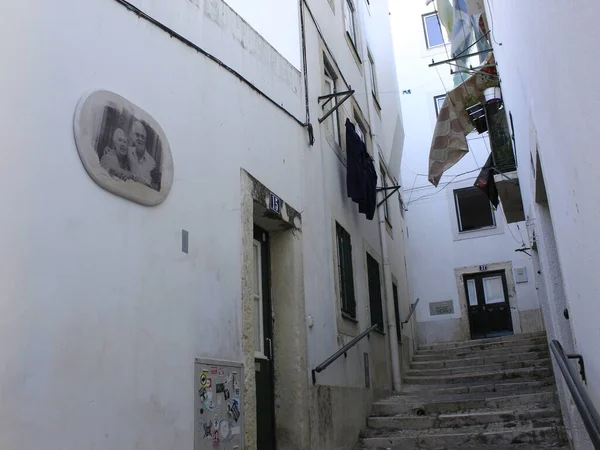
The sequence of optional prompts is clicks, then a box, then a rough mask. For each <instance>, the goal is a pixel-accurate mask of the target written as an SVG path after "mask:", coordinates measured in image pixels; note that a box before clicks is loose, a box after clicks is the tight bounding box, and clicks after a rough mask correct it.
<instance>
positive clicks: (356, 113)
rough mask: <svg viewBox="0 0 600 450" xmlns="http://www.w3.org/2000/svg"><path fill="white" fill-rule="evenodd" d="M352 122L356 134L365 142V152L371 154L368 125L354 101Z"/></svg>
mask: <svg viewBox="0 0 600 450" xmlns="http://www.w3.org/2000/svg"><path fill="white" fill-rule="evenodd" d="M352 122H353V123H354V125H356V127H355V129H356V134H358V136H359V137H360V138H361V140H362V141H363V142H364V143H365V147H366V148H367V153H368V154H369V155H371V156H373V150H372V148H371V142H370V140H371V134H370V132H369V127H368V126H367V123H366V121H365V120H364V119H363V115H362V113H361V112H360V110H359V109H358V106H357V104H356V103H354V104H353V106H352Z"/></svg>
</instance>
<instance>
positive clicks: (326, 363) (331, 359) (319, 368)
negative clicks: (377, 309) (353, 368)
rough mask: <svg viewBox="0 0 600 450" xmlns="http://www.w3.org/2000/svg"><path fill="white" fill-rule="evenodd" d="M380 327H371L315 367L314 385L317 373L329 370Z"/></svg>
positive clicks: (313, 373) (313, 374)
mask: <svg viewBox="0 0 600 450" xmlns="http://www.w3.org/2000/svg"><path fill="white" fill-rule="evenodd" d="M378 327H379V324H378V323H376V324H375V325H373V326H371V328H367V329H366V330H365V331H363V332H362V333H360V334H359V335H358V336H356V337H355V338H354V339H352V340H351V341H350V342H348V343H347V344H346V345H344V346H343V347H342V348H340V349H339V350H338V351H337V352H335V353H334V354H333V355H331V356H330V357H329V358H327V359H326V360H325V361H323V362H322V363H321V364H319V365H318V366H317V367H315V368H314V369H313V371H312V381H313V384H317V373H319V372H323V371H324V370H325V369H327V367H329V366H330V365H331V363H333V362H334V361H335V360H336V359H338V358H339V357H340V356H342V355H345V354H346V353H347V352H348V350H349V349H350V348H352V347H354V346H355V345H356V344H357V343H358V341H360V340H361V339H363V338H364V337H365V336H367V335H368V334H369V333H370V332H371V331H373V330H375V329H377V328H378Z"/></svg>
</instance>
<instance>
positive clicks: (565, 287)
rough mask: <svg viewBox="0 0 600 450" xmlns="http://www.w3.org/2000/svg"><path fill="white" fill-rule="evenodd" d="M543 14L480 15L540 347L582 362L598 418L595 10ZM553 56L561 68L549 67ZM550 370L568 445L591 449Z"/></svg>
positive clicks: (494, 11) (523, 7) (520, 8)
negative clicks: (514, 183) (539, 321)
mask: <svg viewBox="0 0 600 450" xmlns="http://www.w3.org/2000/svg"><path fill="white" fill-rule="evenodd" d="M547 6H548V5H546V4H545V3H544V2H540V1H533V2H527V3H523V4H518V5H517V4H516V3H515V2H502V1H495V0H492V1H490V2H489V5H487V6H486V14H487V15H488V22H489V23H490V26H491V28H492V33H493V46H494V53H495V55H496V58H497V62H498V66H499V70H501V79H502V92H503V97H504V102H505V105H506V107H507V109H508V111H510V113H511V114H512V117H513V121H514V134H515V141H516V149H517V152H516V153H517V157H518V160H519V167H518V182H519V185H520V192H519V194H520V196H521V199H520V200H522V202H523V206H524V210H525V215H526V218H527V223H528V234H529V237H530V240H531V241H532V244H534V245H533V246H534V251H533V256H534V258H533V261H534V266H535V270H536V272H535V273H536V284H537V286H538V287H539V289H538V296H539V299H540V304H541V306H542V310H543V316H544V323H545V326H546V330H547V333H548V339H549V340H557V341H559V342H560V343H561V345H562V346H563V347H564V349H565V351H566V353H570V354H579V355H581V356H582V358H583V362H584V365H585V375H586V378H587V384H586V385H585V386H584V389H585V391H586V392H587V394H588V395H589V397H590V398H591V400H592V402H593V404H594V405H595V409H596V410H600V358H599V357H598V349H597V346H598V345H597V344H598V342H599V341H600V327H599V326H598V321H597V314H596V310H595V306H594V305H595V304H596V298H597V295H598V291H599V290H600V284H599V283H600V281H599V280H598V277H597V275H596V272H597V270H596V267H597V266H598V258H599V256H598V255H599V251H598V246H599V245H600V243H599V241H598V239H597V236H596V234H597V226H596V224H597V216H598V208H597V205H598V202H599V200H600V198H599V195H600V194H599V192H598V189H597V188H596V185H597V176H596V172H597V171H596V168H597V167H598V158H599V156H598V152H597V150H596V149H597V142H596V137H595V133H594V130H595V122H596V120H595V117H594V114H593V111H594V110H595V108H597V106H598V104H599V102H600V94H599V93H598V91H597V89H595V86H596V84H597V76H596V75H595V72H596V71H595V66H597V62H596V61H597V58H595V55H596V54H597V53H598V50H597V49H596V47H595V46H594V45H592V42H593V36H594V35H595V31H594V28H595V26H596V25H595V24H596V23H597V20H596V18H595V16H596V15H597V11H598V7H597V5H595V4H593V2H579V3H578V4H577V5H576V7H573V5H553V6H552V7H550V8H548V7H547ZM552 22H555V23H558V22H560V24H561V26H560V29H559V30H554V31H552V30H551V29H549V28H548V27H547V24H548V23H552ZM500 44H501V45H500ZM558 55H560V57H561V58H563V61H562V63H561V64H556V63H555V62H556V58H557V57H558ZM588 112H589V113H588ZM553 361H556V360H555V359H554V358H553ZM572 364H573V365H574V366H575V367H577V366H576V362H573V363H572ZM554 372H555V374H556V378H557V385H558V387H559V394H560V400H561V405H562V410H563V415H564V418H565V424H566V426H567V428H568V429H569V437H570V438H571V440H572V443H573V447H574V448H575V449H589V448H593V447H592V445H591V443H590V441H589V436H588V433H587V432H586V430H585V428H583V425H582V422H581V418H580V413H579V412H578V411H577V409H576V407H575V405H574V403H573V400H572V394H571V393H570V392H569V391H568V389H567V388H566V385H565V383H564V381H563V379H564V378H563V375H562V374H561V372H560V370H559V369H558V366H557V365H556V364H555V366H554Z"/></svg>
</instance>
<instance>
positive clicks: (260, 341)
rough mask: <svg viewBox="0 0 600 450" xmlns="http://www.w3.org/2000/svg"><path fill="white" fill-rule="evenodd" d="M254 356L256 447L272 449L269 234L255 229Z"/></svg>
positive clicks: (272, 408) (273, 432)
mask: <svg viewBox="0 0 600 450" xmlns="http://www.w3.org/2000/svg"><path fill="white" fill-rule="evenodd" d="M253 251H254V253H253V255H254V268H253V270H254V273H253V283H252V290H253V292H252V294H253V301H254V357H255V370H256V428H257V448H259V449H260V450H263V449H264V450H274V449H275V402H274V398H275V395H274V381H273V321H272V308H271V280H270V273H271V270H270V265H269V235H268V233H267V232H266V231H264V230H262V229H260V228H258V227H255V228H254V246H253Z"/></svg>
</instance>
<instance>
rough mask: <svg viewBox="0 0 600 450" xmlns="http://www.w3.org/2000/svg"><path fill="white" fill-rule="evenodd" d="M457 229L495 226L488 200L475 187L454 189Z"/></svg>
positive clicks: (467, 229)
mask: <svg viewBox="0 0 600 450" xmlns="http://www.w3.org/2000/svg"><path fill="white" fill-rule="evenodd" d="M454 200H455V203H456V216H457V219H458V231H460V232H463V231H472V230H478V229H480V228H490V227H494V226H496V222H495V218H494V212H493V211H492V206H491V204H490V200H489V199H488V197H487V195H485V193H484V192H483V191H482V190H481V189H479V188H477V187H469V188H465V189H457V190H455V191H454Z"/></svg>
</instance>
